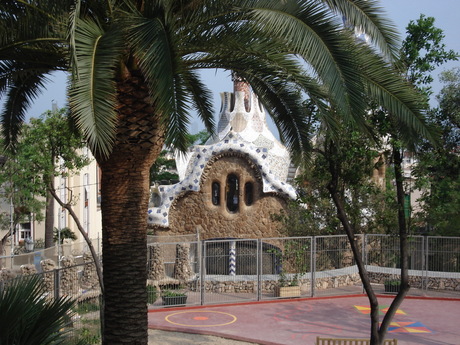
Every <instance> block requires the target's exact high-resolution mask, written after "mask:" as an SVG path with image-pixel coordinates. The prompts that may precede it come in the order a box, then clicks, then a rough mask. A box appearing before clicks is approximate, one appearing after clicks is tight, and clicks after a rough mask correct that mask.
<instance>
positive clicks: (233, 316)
mask: <svg viewBox="0 0 460 345" xmlns="http://www.w3.org/2000/svg"><path fill="white" fill-rule="evenodd" d="M185 313H218V314H224V315H228V316H230V317H231V318H232V321H230V322H227V323H220V324H216V325H186V324H183V323H178V322H174V321H171V320H170V319H169V318H170V317H171V316H175V315H178V314H185ZM165 320H166V321H167V322H169V323H172V324H173V325H177V326H187V327H216V326H226V325H230V324H232V323H234V322H235V321H236V320H237V317H236V316H235V315H232V314H229V313H224V312H222V311H207V310H194V311H180V312H177V313H173V314H169V315H168V316H166V317H165Z"/></svg>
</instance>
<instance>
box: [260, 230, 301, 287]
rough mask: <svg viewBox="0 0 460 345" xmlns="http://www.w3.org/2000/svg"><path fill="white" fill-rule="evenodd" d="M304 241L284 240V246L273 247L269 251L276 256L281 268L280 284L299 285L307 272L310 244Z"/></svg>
mask: <svg viewBox="0 0 460 345" xmlns="http://www.w3.org/2000/svg"><path fill="white" fill-rule="evenodd" d="M302 241H303V240H302V239H301V240H295V239H294V240H288V241H285V242H283V248H281V249H279V248H273V249H269V250H268V251H267V253H271V254H273V255H274V256H275V262H276V264H277V267H278V270H279V272H278V276H279V278H278V285H279V286H299V285H300V279H301V278H302V276H303V275H305V274H306V272H307V270H308V266H309V262H308V260H307V259H306V256H305V253H308V250H309V248H308V246H309V245H308V244H307V243H303V242H302ZM291 272H292V273H291Z"/></svg>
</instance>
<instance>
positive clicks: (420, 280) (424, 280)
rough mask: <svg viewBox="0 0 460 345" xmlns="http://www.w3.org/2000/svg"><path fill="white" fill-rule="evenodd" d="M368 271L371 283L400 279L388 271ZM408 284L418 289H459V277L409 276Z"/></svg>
mask: <svg viewBox="0 0 460 345" xmlns="http://www.w3.org/2000/svg"><path fill="white" fill-rule="evenodd" d="M368 273H369V278H370V280H371V283H375V284H383V283H384V282H385V281H386V280H389V279H400V276H399V275H395V274H390V273H382V272H368ZM409 285H410V286H411V287H413V288H418V289H422V288H423V289H424V288H428V290H448V291H460V279H457V278H441V277H423V276H409Z"/></svg>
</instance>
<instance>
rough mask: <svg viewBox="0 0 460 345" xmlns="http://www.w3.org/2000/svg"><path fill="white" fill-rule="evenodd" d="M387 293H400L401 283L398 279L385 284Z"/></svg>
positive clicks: (387, 281)
mask: <svg viewBox="0 0 460 345" xmlns="http://www.w3.org/2000/svg"><path fill="white" fill-rule="evenodd" d="M383 286H384V287H385V292H399V288H400V286H401V281H399V280H398V279H388V280H386V281H385V282H384V283H383Z"/></svg>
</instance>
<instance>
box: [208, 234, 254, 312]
mask: <svg viewBox="0 0 460 345" xmlns="http://www.w3.org/2000/svg"><path fill="white" fill-rule="evenodd" d="M202 243H203V245H202V263H201V267H202V269H201V272H200V281H201V282H202V284H203V286H204V288H203V287H202V288H201V303H202V304H216V303H230V302H244V301H253V300H257V299H258V291H259V288H258V286H259V284H258V277H259V271H260V261H259V255H258V252H259V241H258V240H256V239H255V240H241V239H225V240H207V241H203V242H202Z"/></svg>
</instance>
